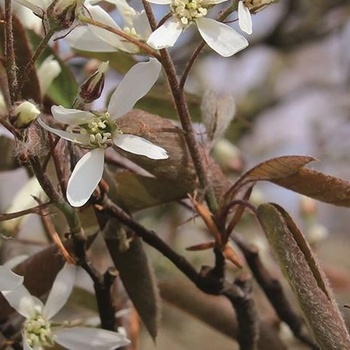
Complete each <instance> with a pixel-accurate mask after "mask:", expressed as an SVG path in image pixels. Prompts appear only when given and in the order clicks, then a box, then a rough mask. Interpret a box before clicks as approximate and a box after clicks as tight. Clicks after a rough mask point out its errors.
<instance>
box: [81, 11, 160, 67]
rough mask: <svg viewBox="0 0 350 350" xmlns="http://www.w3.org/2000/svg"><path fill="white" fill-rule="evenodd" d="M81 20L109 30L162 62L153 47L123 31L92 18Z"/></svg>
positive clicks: (83, 17) (82, 17) (82, 18)
mask: <svg viewBox="0 0 350 350" xmlns="http://www.w3.org/2000/svg"><path fill="white" fill-rule="evenodd" d="M79 19H80V21H81V22H82V23H85V24H91V25H93V26H96V27H99V28H102V29H105V30H108V31H109V32H111V33H114V34H116V35H119V36H120V37H121V38H124V39H125V40H127V41H129V42H131V43H133V44H135V45H136V46H138V47H139V48H140V50H141V51H142V52H144V53H146V54H148V55H150V56H153V57H155V58H156V59H158V60H160V55H159V54H158V53H157V52H155V51H154V50H153V49H152V48H151V47H149V46H148V45H147V44H145V43H143V42H142V41H140V40H138V39H135V38H133V37H132V36H130V35H128V34H126V33H124V32H123V31H121V30H118V29H116V28H113V27H111V26H109V25H107V24H104V23H102V22H99V21H95V20H93V19H91V18H88V17H85V16H81V17H79Z"/></svg>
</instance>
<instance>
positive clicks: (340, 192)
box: [272, 168, 350, 207]
mask: <svg viewBox="0 0 350 350" xmlns="http://www.w3.org/2000/svg"><path fill="white" fill-rule="evenodd" d="M272 182H273V183H275V184H277V185H280V186H282V187H285V188H288V189H289V190H292V191H295V192H298V193H301V194H303V195H305V196H308V197H311V198H314V199H317V200H319V201H322V202H326V203H331V204H334V205H338V206H342V207H350V182H349V181H345V180H342V179H339V178H337V177H334V176H330V175H325V174H322V173H320V172H318V171H315V170H311V169H306V168H301V169H299V170H298V171H297V172H296V173H294V174H291V175H289V176H287V177H285V178H281V179H274V180H272Z"/></svg>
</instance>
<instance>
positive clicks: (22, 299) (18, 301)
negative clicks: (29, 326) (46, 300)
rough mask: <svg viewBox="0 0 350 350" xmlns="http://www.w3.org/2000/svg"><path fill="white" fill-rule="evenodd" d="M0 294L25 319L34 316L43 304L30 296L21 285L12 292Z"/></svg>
mask: <svg viewBox="0 0 350 350" xmlns="http://www.w3.org/2000/svg"><path fill="white" fill-rule="evenodd" d="M2 294H3V296H4V297H5V299H6V300H7V302H8V303H9V304H10V305H11V306H12V307H13V308H14V309H15V310H16V311H17V312H18V313H19V314H21V315H22V316H24V317H25V318H30V317H32V316H34V315H35V313H36V312H37V310H42V308H43V303H42V302H41V301H40V300H39V299H38V298H36V297H34V296H33V295H31V294H30V293H29V291H28V289H27V288H26V287H25V286H24V285H23V284H20V285H19V286H18V287H17V288H16V289H14V290H12V291H9V292H2Z"/></svg>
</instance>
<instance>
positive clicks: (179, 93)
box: [160, 49, 218, 214]
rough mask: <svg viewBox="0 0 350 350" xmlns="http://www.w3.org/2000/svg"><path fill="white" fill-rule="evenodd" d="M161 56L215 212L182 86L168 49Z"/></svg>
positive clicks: (193, 156) (206, 195) (210, 206)
mask: <svg viewBox="0 0 350 350" xmlns="http://www.w3.org/2000/svg"><path fill="white" fill-rule="evenodd" d="M160 54H161V56H162V63H163V68H164V70H165V73H166V76H167V79H168V83H169V86H170V89H171V92H172V95H173V98H174V102H175V105H176V109H177V113H178V115H179V118H180V122H181V126H182V128H183V130H184V137H185V139H186V143H187V146H188V149H189V152H190V154H191V157H192V161H193V164H194V167H195V169H196V173H197V176H198V179H199V183H200V185H201V187H202V189H203V190H204V191H205V199H206V202H207V204H208V207H209V209H210V211H211V212H212V213H213V214H215V213H216V211H217V209H218V204H217V200H216V197H215V193H214V189H213V187H212V185H211V183H210V181H209V178H208V176H207V170H206V169H205V168H204V166H203V161H202V157H201V154H200V152H199V148H198V144H197V141H196V138H195V134H194V130H193V126H192V121H191V116H190V113H189V110H188V106H187V103H186V98H185V93H184V90H183V88H182V87H181V86H180V85H179V81H178V78H177V74H176V69H175V66H174V63H173V61H172V59H171V57H170V55H169V52H168V50H166V49H162V50H160Z"/></svg>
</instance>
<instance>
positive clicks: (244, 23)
mask: <svg viewBox="0 0 350 350" xmlns="http://www.w3.org/2000/svg"><path fill="white" fill-rule="evenodd" d="M238 24H239V27H240V28H241V30H243V32H245V33H247V34H252V33H253V24H252V16H251V15H250V12H249V9H248V8H247V7H246V6H244V3H243V1H240V2H239V3H238Z"/></svg>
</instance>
